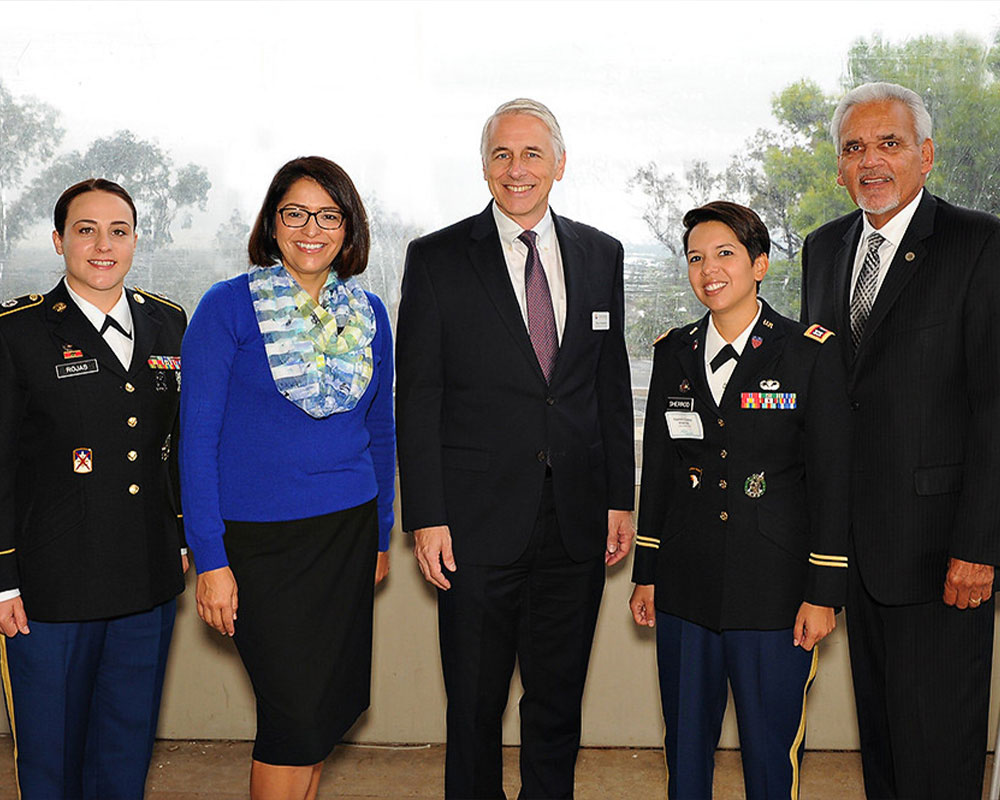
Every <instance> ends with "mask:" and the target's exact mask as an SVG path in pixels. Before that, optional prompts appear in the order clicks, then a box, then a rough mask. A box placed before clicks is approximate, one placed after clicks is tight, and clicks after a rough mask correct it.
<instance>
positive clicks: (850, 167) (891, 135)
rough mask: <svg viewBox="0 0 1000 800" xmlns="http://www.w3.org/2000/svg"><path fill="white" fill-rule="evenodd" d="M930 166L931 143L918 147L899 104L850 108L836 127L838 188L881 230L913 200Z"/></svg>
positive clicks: (910, 117) (889, 102)
mask: <svg viewBox="0 0 1000 800" xmlns="http://www.w3.org/2000/svg"><path fill="white" fill-rule="evenodd" d="M932 166H934V143H933V142H932V141H931V140H930V139H925V140H924V141H923V142H918V141H917V134H916V131H915V130H914V125H913V115H912V114H911V113H910V109H909V108H907V107H906V106H905V105H904V104H903V103H901V102H899V101H898V100H884V101H878V102H875V103H864V104H862V105H857V106H854V107H853V108H851V109H850V110H849V111H848V112H847V114H845V115H844V120H843V122H842V123H841V126H840V155H839V156H838V158H837V183H839V184H840V185H841V186H845V187H847V192H848V194H850V196H851V199H852V200H853V201H854V202H855V203H857V204H858V207H859V208H860V209H861V210H862V211H864V212H865V213H866V214H867V215H868V220H869V221H870V222H871V224H872V225H873V226H875V227H876V228H881V227H882V226H883V225H885V223H886V222H888V221H889V220H890V219H892V218H893V217H894V216H895V215H896V214H897V213H898V212H899V211H900V210H901V209H903V208H905V207H906V205H907V204H908V203H909V202H910V201H911V200H912V199H913V198H914V197H916V196H917V193H918V192H919V191H920V189H921V188H922V187H923V185H924V181H926V180H927V174H928V173H929V172H930V171H931V167H932Z"/></svg>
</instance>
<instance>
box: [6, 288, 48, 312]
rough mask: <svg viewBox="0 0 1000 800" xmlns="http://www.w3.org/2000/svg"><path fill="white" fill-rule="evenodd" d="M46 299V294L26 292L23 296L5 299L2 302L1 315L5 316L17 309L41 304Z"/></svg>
mask: <svg viewBox="0 0 1000 800" xmlns="http://www.w3.org/2000/svg"><path fill="white" fill-rule="evenodd" d="M44 299H45V295H41V294H26V295H24V296H23V297H17V298H13V299H11V300H4V301H3V302H2V303H0V317H5V316H7V315H8V314H13V313H14V312H16V311H24V309H26V308H34V307H35V306H38V305H41V304H42V301H43V300H44Z"/></svg>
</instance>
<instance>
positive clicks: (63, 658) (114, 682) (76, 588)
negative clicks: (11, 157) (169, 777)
mask: <svg viewBox="0 0 1000 800" xmlns="http://www.w3.org/2000/svg"><path fill="white" fill-rule="evenodd" d="M54 216H55V231H54V232H53V234H52V240H53V242H54V243H55V249H56V252H57V253H59V254H60V255H61V256H63V257H64V259H65V262H66V274H65V276H64V277H63V279H62V280H61V281H60V282H59V284H58V285H57V286H56V287H55V289H53V290H52V292H50V293H49V294H46V295H40V294H32V295H28V296H27V297H22V298H19V299H17V300H8V301H6V302H4V303H3V304H0V385H2V386H3V391H2V392H0V465H2V466H0V632H2V633H3V637H0V665H2V677H3V687H4V694H5V695H6V699H7V712H8V715H9V717H10V722H11V730H12V731H13V733H14V745H15V754H16V769H17V777H18V781H19V785H20V796H21V797H22V798H23V800H35V798H39V799H44V800H52V799H53V798H94V800H97V798H100V800H113V799H116V798H135V799H136V800H138V798H141V797H142V796H143V787H144V784H145V780H146V771H147V769H148V766H149V759H150V754H151V751H152V746H153V734H154V733H155V731H156V720H157V714H158V711H159V706H160V690H161V688H162V685H163V671H164V665H165V662H166V655H167V647H168V645H169V643H170V634H171V632H172V630H173V622H174V611H175V600H174V597H175V596H176V595H177V594H178V593H179V592H181V591H182V590H183V588H184V578H183V573H182V556H181V550H180V548H181V528H180V519H179V517H178V509H179V508H180V504H179V502H178V499H179V498H178V496H177V494H176V493H175V492H174V491H173V490H174V489H176V488H177V483H176V481H175V480H172V478H171V476H170V474H169V473H170V472H171V470H172V469H173V468H175V465H176V461H175V457H174V454H175V452H176V444H177V441H176V434H175V431H176V429H177V406H178V398H179V392H180V346H181V336H182V334H183V332H184V325H185V315H184V312H183V310H181V308H180V307H179V306H176V305H174V304H173V303H171V302H170V301H168V300H164V299H163V298H161V297H158V296H156V295H153V294H149V293H148V292H144V291H143V290H141V289H125V288H124V285H123V282H124V280H125V275H126V273H127V272H128V271H129V268H130V267H131V265H132V256H133V254H134V252H135V242H136V233H135V224H136V217H135V206H134V205H133V203H132V199H131V198H130V197H129V195H128V193H127V192H126V191H125V190H124V189H123V188H122V187H121V186H119V185H118V184H116V183H112V182H110V181H106V180H101V179H90V180H87V181H84V182H82V183H78V184H76V185H75V186H72V187H70V188H69V189H67V190H66V191H65V192H63V194H62V196H61V197H60V198H59V201H58V202H57V203H56V207H55V215H54ZM184 565H185V566H186V562H185V564H184Z"/></svg>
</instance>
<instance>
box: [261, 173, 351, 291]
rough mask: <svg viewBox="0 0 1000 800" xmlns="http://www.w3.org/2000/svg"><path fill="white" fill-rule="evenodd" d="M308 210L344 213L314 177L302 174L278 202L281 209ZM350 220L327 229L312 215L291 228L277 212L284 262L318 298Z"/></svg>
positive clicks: (276, 228)
mask: <svg viewBox="0 0 1000 800" xmlns="http://www.w3.org/2000/svg"><path fill="white" fill-rule="evenodd" d="M290 206H291V207H293V208H297V209H301V210H304V211H328V212H333V213H336V214H342V211H341V209H340V206H338V205H337V203H336V202H335V201H334V199H333V198H332V197H330V195H329V194H328V193H327V191H326V189H324V188H323V187H322V186H320V185H319V184H318V183H317V182H316V181H314V180H313V179H312V178H299V179H298V180H297V181H295V183H293V184H292V185H291V186H290V187H289V189H288V191H287V192H285V195H284V197H282V198H281V200H280V202H279V203H278V209H279V211H280V210H281V209H287V208H289V207H290ZM346 230H347V223H346V222H345V223H344V224H343V225H341V226H340V228H338V229H337V230H327V229H324V228H321V227H320V226H319V225H317V224H316V217H315V216H310V217H309V220H308V221H307V222H306V224H305V225H304V226H303V227H301V228H289V227H288V226H287V225H285V224H284V223H283V222H282V221H281V214H280V213H276V214H275V220H274V238H275V241H276V242H277V243H278V249H279V250H280V251H281V263H282V264H284V265H285V269H287V270H288V271H289V273H291V275H292V277H293V278H295V280H296V282H298V284H299V286H301V287H302V288H303V289H305V290H306V291H307V292H309V293H310V294H311V295H312V296H313V298H314V299H315V298H316V297H317V296H318V294H319V290H320V288H322V286H323V284H324V283H326V278H327V276H328V275H329V273H330V265H331V264H332V263H333V260H334V259H335V258H336V257H337V253H339V252H340V249H341V248H342V247H343V246H344V237H345V235H346Z"/></svg>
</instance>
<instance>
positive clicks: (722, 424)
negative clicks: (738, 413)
mask: <svg viewBox="0 0 1000 800" xmlns="http://www.w3.org/2000/svg"><path fill="white" fill-rule="evenodd" d="M717 421H718V423H719V427H720V428H725V427H726V421H725V420H724V419H722V418H721V417H720V418H719V419H718V420H717Z"/></svg>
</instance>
